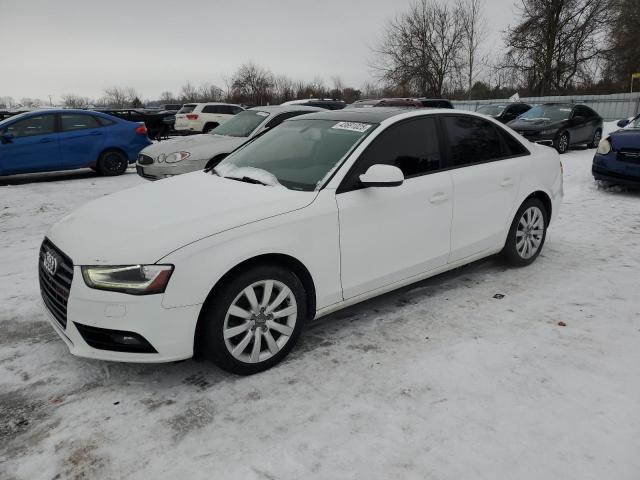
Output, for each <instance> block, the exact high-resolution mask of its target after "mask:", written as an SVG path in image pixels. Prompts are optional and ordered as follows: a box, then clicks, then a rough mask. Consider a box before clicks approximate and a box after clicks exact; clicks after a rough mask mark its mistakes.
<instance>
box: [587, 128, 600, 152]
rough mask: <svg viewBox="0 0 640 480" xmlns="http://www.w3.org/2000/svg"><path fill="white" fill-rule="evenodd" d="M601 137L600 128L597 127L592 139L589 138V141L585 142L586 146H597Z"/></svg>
mask: <svg viewBox="0 0 640 480" xmlns="http://www.w3.org/2000/svg"><path fill="white" fill-rule="evenodd" d="M601 139H602V130H601V129H597V130H596V131H595V133H594V134H593V139H592V140H591V143H588V144H587V148H598V144H599V143H600V140H601Z"/></svg>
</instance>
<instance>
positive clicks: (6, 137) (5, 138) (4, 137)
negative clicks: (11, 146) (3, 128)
mask: <svg viewBox="0 0 640 480" xmlns="http://www.w3.org/2000/svg"><path fill="white" fill-rule="evenodd" d="M14 138H15V136H14V135H13V133H3V134H0V141H1V142H2V143H11V141H12V140H13V139H14Z"/></svg>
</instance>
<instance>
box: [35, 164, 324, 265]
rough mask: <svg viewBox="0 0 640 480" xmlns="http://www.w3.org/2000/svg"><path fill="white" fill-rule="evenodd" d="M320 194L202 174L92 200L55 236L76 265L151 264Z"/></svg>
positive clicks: (298, 206)
mask: <svg viewBox="0 0 640 480" xmlns="http://www.w3.org/2000/svg"><path fill="white" fill-rule="evenodd" d="M316 195H317V193H316V192H300V191H295V190H288V189H286V188H284V187H281V186H277V187H273V186H264V185H256V184H250V183H244V182H240V181H236V180H231V179H227V178H221V177H218V176H216V175H212V174H210V173H205V172H201V171H199V172H193V173H190V174H186V175H180V176H178V177H173V178H170V179H167V180H162V181H161V182H154V183H147V184H145V185H142V186H139V187H134V188H131V189H128V190H124V191H121V192H118V193H115V194H113V195H109V196H106V197H103V198H100V199H98V200H95V201H93V202H90V203H88V204H87V205H85V206H83V207H81V208H79V209H78V210H76V211H75V212H73V213H71V214H70V215H67V216H66V217H64V218H63V219H62V220H61V221H60V222H58V223H57V224H55V225H54V226H53V227H52V228H51V230H50V231H49V233H48V234H47V237H48V238H49V239H50V240H51V241H52V242H53V243H54V244H56V246H57V247H58V248H60V249H61V250H62V251H63V252H64V253H65V254H67V255H68V256H69V257H71V259H72V260H73V263H74V264H75V265H126V264H139V263H143V264H144V263H146V264H151V263H155V262H157V261H158V260H160V259H161V258H163V257H164V256H166V255H167V254H169V253H171V252H172V251H174V250H176V249H179V248H181V247H183V246H185V245H187V244H189V243H193V242H195V241H197V240H200V239H203V238H205V237H208V236H211V235H215V234H217V233H220V232H224V231H226V230H230V229H232V228H236V227H240V226H242V225H246V224H249V223H252V222H257V221H259V220H264V219H267V218H270V217H273V216H276V215H281V214H284V213H287V212H291V211H293V210H298V209H301V208H304V207H305V206H307V205H309V204H310V203H311V202H313V200H314V199H315V197H316Z"/></svg>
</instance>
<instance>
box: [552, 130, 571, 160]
mask: <svg viewBox="0 0 640 480" xmlns="http://www.w3.org/2000/svg"><path fill="white" fill-rule="evenodd" d="M570 140H571V139H570V138H569V134H568V133H567V132H562V133H561V134H560V135H558V138H557V139H556V141H555V145H554V147H556V150H557V151H558V153H559V154H560V155H563V154H565V153H567V151H568V150H569V141H570Z"/></svg>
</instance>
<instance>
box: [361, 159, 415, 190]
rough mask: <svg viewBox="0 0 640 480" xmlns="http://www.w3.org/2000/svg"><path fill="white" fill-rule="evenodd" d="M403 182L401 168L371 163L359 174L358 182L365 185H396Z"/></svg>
mask: <svg viewBox="0 0 640 480" xmlns="http://www.w3.org/2000/svg"><path fill="white" fill-rule="evenodd" d="M402 182H404V175H403V174H402V170H400V169H399V168H398V167H394V166H392V165H381V164H376V165H371V166H370V167H369V169H368V170H367V171H366V172H365V173H364V174H363V175H360V183H362V185H364V186H365V187H397V186H400V185H402Z"/></svg>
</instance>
